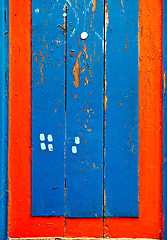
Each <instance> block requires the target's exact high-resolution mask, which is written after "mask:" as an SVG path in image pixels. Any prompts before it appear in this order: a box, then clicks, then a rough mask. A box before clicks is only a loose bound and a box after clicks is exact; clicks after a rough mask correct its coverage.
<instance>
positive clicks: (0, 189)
mask: <svg viewBox="0 0 167 240" xmlns="http://www.w3.org/2000/svg"><path fill="white" fill-rule="evenodd" d="M8 24H9V16H8V2H7V1H5V0H2V1H1V6H0V49H1V54H0V239H6V238H7V201H8V184H7V182H8V180H7V179H8V177H7V168H8V164H7V162H8V83H9V79H8V77H9V49H8V36H9V34H8Z"/></svg>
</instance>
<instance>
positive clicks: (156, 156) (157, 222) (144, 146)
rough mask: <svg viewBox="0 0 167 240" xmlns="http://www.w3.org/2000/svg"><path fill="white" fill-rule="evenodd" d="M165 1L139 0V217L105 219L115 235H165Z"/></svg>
mask: <svg viewBox="0 0 167 240" xmlns="http://www.w3.org/2000/svg"><path fill="white" fill-rule="evenodd" d="M161 4H162V1H159V0H155V1H154V4H153V2H151V1H145V0H139V217H138V218H107V219H105V222H104V227H105V236H108V237H111V238H117V237H120V238H124V237H126V238H138V237H139V238H140V237H142V238H155V239H160V238H161V216H162V212H161V210H162V209H161V206H162V205H161V200H162V193H161V178H162V171H161V161H162V144H161V143H162V132H161V129H162V121H161V120H162V118H161V116H162V107H161V106H162V105H161V103H162V74H161V63H162V62H161V61H162V60H161V59H162V53H161V44H162V42H161V31H162V28H161V19H162V11H161ZM118 229H119V231H118Z"/></svg>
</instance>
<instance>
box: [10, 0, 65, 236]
mask: <svg viewBox="0 0 167 240" xmlns="http://www.w3.org/2000/svg"><path fill="white" fill-rule="evenodd" d="M9 8H10V18H9V19H10V22H9V45H10V46H9V50H10V55H9V72H10V74H9V75H10V79H9V82H10V86H9V116H10V119H9V135H10V139H9V192H10V195H9V215H8V233H9V237H20V238H21V237H49V236H59V237H62V236H63V234H64V218H63V217H59V218H57V217H55V218H43V217H36V218H34V217H32V216H31V1H30V0H26V1H24V2H23V1H15V0H10V2H9ZM16 26H17V28H16ZM16 112H17V113H16Z"/></svg>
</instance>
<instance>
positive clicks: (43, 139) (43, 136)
mask: <svg viewBox="0 0 167 240" xmlns="http://www.w3.org/2000/svg"><path fill="white" fill-rule="evenodd" d="M39 138H40V140H41V141H45V135H44V134H43V133H41V134H40V136H39Z"/></svg>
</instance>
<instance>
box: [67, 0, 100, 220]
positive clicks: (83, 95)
mask: <svg viewBox="0 0 167 240" xmlns="http://www.w3.org/2000/svg"><path fill="white" fill-rule="evenodd" d="M69 2H70V4H68V5H67V8H68V15H67V148H66V216H67V217H73V218H75V217H86V218H89V217H93V218H97V217H98V218H99V217H103V49H102V44H103V25H104V19H103V18H104V15H103V2H102V1H101V2H96V1H90V0H86V1H84V3H83V1H77V3H76V2H75V1H74V0H71V1H69ZM85 32H86V33H87V34H88V37H87V39H85V40H84V39H82V38H81V34H82V33H85ZM72 52H73V54H72V55H71V53H72Z"/></svg>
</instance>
